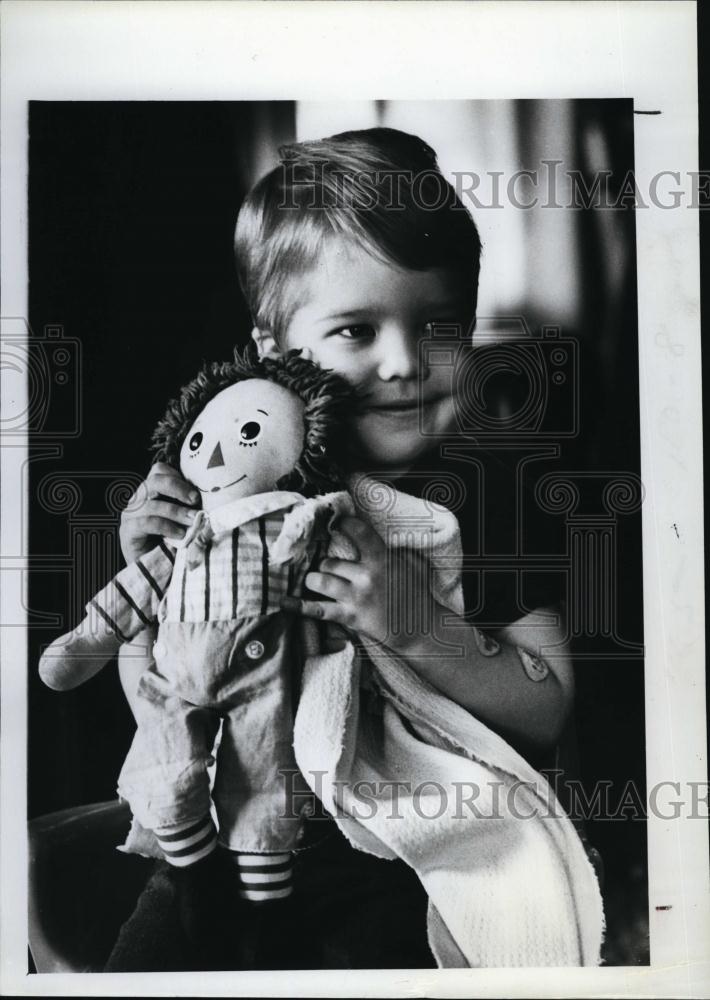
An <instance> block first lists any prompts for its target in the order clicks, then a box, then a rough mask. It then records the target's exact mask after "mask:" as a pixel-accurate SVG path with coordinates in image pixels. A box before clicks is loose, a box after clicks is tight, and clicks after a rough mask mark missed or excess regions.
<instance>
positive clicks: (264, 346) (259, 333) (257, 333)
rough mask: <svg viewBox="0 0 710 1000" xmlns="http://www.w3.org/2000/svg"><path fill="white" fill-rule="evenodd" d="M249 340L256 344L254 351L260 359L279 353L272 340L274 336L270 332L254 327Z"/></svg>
mask: <svg viewBox="0 0 710 1000" xmlns="http://www.w3.org/2000/svg"><path fill="white" fill-rule="evenodd" d="M251 339H252V340H253V341H254V343H255V344H256V349H257V351H258V352H259V357H260V358H263V357H265V356H266V355H267V354H278V353H279V349H278V347H277V346H276V341H275V340H274V335H273V334H272V333H271V331H270V330H260V329H259V327H258V326H255V327H254V328H253V330H252V331H251Z"/></svg>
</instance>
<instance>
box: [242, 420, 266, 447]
mask: <svg viewBox="0 0 710 1000" xmlns="http://www.w3.org/2000/svg"><path fill="white" fill-rule="evenodd" d="M260 434H261V424H260V423H259V422H258V421H256V420H247V422H246V423H245V424H242V427H241V429H240V431H239V444H242V445H244V446H246V445H250V446H252V445H255V444H256V441H257V438H258V437H259V435H260Z"/></svg>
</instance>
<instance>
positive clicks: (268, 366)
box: [151, 344, 355, 496]
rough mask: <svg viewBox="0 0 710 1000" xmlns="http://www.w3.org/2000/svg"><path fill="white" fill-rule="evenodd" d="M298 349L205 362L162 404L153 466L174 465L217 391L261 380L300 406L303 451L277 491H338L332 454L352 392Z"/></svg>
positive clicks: (341, 448) (340, 481)
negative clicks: (287, 393)
mask: <svg viewBox="0 0 710 1000" xmlns="http://www.w3.org/2000/svg"><path fill="white" fill-rule="evenodd" d="M300 355H301V352H300V351H298V350H293V351H288V352H286V353H285V354H282V355H269V356H267V357H259V355H258V353H257V351H256V348H255V347H254V345H253V344H249V346H248V347H247V348H245V349H244V350H243V351H239V349H235V351H234V360H233V361H225V362H219V361H213V362H208V363H206V364H205V365H204V366H203V368H202V369H201V371H200V372H199V373H198V375H197V376H196V377H195V378H194V379H192V381H191V382H188V383H187V385H185V386H183V388H182V389H181V390H180V395H179V396H178V397H177V399H173V400H171V401H170V403H169V404H168V408H167V411H166V413H165V416H164V417H163V419H162V420H161V421H160V423H159V424H158V426H157V427H156V429H155V431H154V432H153V437H152V440H151V449H152V451H153V454H154V460H155V461H156V462H167V463H168V464H169V465H172V466H173V467H174V468H176V469H177V468H179V465H180V449H181V448H182V444H183V441H184V440H185V437H186V436H187V433H188V431H189V430H190V427H192V425H193V423H194V422H195V420H196V419H197V417H198V416H199V414H200V413H201V412H202V410H203V409H204V408H205V406H206V405H207V404H208V403H209V402H210V400H211V399H214V397H215V396H216V395H218V393H220V392H222V390H223V389H226V388H228V387H229V386H230V385H235V384H236V383H237V382H243V381H245V380H246V379H253V378H258V379H266V380H267V381H268V382H274V383H276V384H277V385H281V386H283V387H284V388H285V389H290V390H291V391H292V392H294V393H295V394H296V395H297V396H298V397H299V399H301V400H302V402H303V404H304V413H303V416H304V425H305V435H304V444H303V450H302V452H301V454H300V456H299V458H298V461H297V462H296V465H295V466H294V468H293V470H292V471H291V472H289V473H287V474H286V475H285V476H282V477H281V479H280V480H279V481H278V483H276V488H277V489H279V490H294V491H296V492H298V493H302V494H303V495H304V496H317V495H318V494H321V493H328V492H330V491H332V490H337V489H342V488H343V485H344V474H343V471H342V469H341V467H340V465H339V464H338V462H337V460H336V458H335V456H337V455H341V456H342V455H343V454H344V453H345V439H344V428H345V420H346V418H347V416H348V412H349V409H350V407H352V405H353V403H354V398H355V396H354V392H353V389H352V388H351V387H350V386H349V385H348V383H347V382H346V381H345V380H344V379H343V378H341V377H340V376H339V375H336V374H335V372H332V371H328V370H326V369H323V368H320V367H319V366H318V365H316V364H314V363H313V362H312V361H308V360H307V359H306V358H302V357H301V356H300Z"/></svg>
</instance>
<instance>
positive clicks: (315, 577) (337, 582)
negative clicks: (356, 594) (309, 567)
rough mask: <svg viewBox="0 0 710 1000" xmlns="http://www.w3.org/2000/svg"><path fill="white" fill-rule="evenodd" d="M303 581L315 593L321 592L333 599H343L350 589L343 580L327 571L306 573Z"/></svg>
mask: <svg viewBox="0 0 710 1000" xmlns="http://www.w3.org/2000/svg"><path fill="white" fill-rule="evenodd" d="M304 582H305V584H306V586H307V587H308V589H309V590H312V591H313V592H314V593H315V594H323V596H324V597H330V598H332V599H333V600H334V601H343V600H345V598H346V597H347V594H348V592H349V590H350V586H349V584H348V583H347V582H346V581H345V580H343V579H341V578H339V577H337V576H331V575H330V574H329V573H306V579H305V581H304Z"/></svg>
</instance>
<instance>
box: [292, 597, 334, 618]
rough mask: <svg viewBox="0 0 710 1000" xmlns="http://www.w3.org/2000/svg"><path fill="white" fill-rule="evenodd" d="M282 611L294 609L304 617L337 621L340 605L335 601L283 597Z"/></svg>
mask: <svg viewBox="0 0 710 1000" xmlns="http://www.w3.org/2000/svg"><path fill="white" fill-rule="evenodd" d="M281 609H282V610H283V611H295V612H296V614H299V615H304V616H305V617H306V618H319V619H321V620H322V621H331V622H337V621H339V620H340V617H341V610H340V605H339V604H336V602H335V601H304V600H301V598H299V597H284V598H282V600H281Z"/></svg>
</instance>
